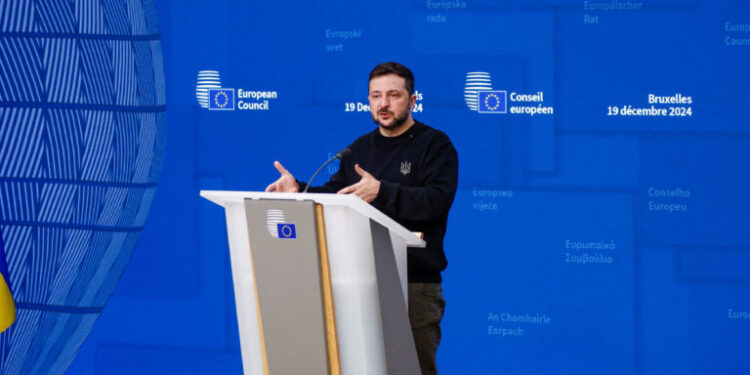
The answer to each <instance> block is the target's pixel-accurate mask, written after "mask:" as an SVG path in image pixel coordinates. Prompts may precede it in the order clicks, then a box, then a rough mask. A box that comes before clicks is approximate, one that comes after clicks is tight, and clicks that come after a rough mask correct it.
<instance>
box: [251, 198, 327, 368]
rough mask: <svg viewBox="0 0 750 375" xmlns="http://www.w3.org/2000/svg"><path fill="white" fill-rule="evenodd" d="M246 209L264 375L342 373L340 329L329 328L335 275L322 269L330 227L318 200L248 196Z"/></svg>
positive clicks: (325, 260)
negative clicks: (328, 294)
mask: <svg viewBox="0 0 750 375" xmlns="http://www.w3.org/2000/svg"><path fill="white" fill-rule="evenodd" d="M245 210H246V213H247V226H248V231H249V235H250V253H251V259H252V268H253V279H254V280H253V281H254V285H255V291H256V298H257V300H256V306H257V310H258V311H257V314H258V322H259V331H260V336H261V337H260V339H261V350H262V354H263V362H264V363H263V368H264V373H265V374H272V375H298V374H338V373H339V371H340V365H339V364H338V363H333V364H332V363H330V360H329V358H332V357H330V356H329V354H330V353H329V349H330V348H331V347H332V346H331V345H329V344H330V340H334V342H335V340H336V339H335V335H336V333H335V328H334V329H333V331H332V332H331V330H330V329H328V328H329V327H327V326H326V324H327V317H326V311H329V310H332V308H331V309H328V310H327V309H326V306H325V304H326V303H325V301H324V289H323V287H324V286H326V285H325V281H326V279H325V278H326V277H329V276H330V275H326V274H324V272H321V255H320V254H321V253H320V250H321V248H320V247H319V243H322V245H323V247H325V241H324V238H323V241H322V242H321V237H320V236H321V233H322V235H323V236H324V235H325V230H323V231H320V226H322V225H324V223H323V222H322V217H321V218H320V219H321V220H318V219H316V209H315V204H314V203H313V202H311V201H282V200H253V199H248V200H245ZM318 213H319V215H322V209H321V210H319V212H318ZM324 250H325V249H324ZM323 261H324V262H325V267H327V258H326V259H323ZM323 269H324V270H325V273H327V270H328V269H327V268H323ZM328 281H330V279H328ZM327 286H328V287H330V283H329V285H327ZM331 303H332V301H331ZM331 319H332V318H331V317H328V321H329V322H330V320H331ZM331 336H333V337H331ZM333 349H334V350H338V349H337V347H333ZM337 355H338V354H336V356H335V359H336V360H337V359H338V357H337Z"/></svg>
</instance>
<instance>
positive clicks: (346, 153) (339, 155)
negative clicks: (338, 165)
mask: <svg viewBox="0 0 750 375" xmlns="http://www.w3.org/2000/svg"><path fill="white" fill-rule="evenodd" d="M351 153H352V150H351V149H350V148H348V147H347V148H345V149H343V150H341V151H339V152H338V153H337V154H336V159H339V160H341V159H343V158H344V157H346V156H349V155H350V154H351Z"/></svg>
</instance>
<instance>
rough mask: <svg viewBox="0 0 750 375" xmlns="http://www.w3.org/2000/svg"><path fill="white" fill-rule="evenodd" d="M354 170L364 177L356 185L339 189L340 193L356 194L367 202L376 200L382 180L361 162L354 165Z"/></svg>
mask: <svg viewBox="0 0 750 375" xmlns="http://www.w3.org/2000/svg"><path fill="white" fill-rule="evenodd" d="M354 170H355V171H357V174H359V175H360V176H362V179H361V180H359V182H357V183H356V184H354V185H349V186H347V187H345V188H343V189H341V190H339V191H338V194H354V195H356V196H358V197H360V198H362V200H363V201H365V202H367V203H370V202H372V201H374V200H375V198H377V197H378V193H379V192H380V181H378V180H377V179H375V177H372V175H371V174H369V173H367V171H365V170H364V169H362V168H361V167H360V166H359V164H355V165H354Z"/></svg>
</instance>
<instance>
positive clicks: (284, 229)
mask: <svg viewBox="0 0 750 375" xmlns="http://www.w3.org/2000/svg"><path fill="white" fill-rule="evenodd" d="M276 228H277V229H278V230H279V238H297V228H296V227H295V226H294V224H287V223H278V224H276Z"/></svg>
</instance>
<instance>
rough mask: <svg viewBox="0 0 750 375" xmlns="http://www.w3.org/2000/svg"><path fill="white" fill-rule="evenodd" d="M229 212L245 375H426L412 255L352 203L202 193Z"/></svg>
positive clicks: (336, 198)
mask: <svg viewBox="0 0 750 375" xmlns="http://www.w3.org/2000/svg"><path fill="white" fill-rule="evenodd" d="M201 196H202V197H204V198H206V199H208V200H210V201H212V202H214V203H216V204H218V205H220V206H222V207H224V209H225V212H226V219H227V231H228V235H229V249H230V253H231V262H232V278H233V281H234V293H235V299H236V304H237V320H238V324H239V331H240V332H239V333H240V345H241V348H242V349H241V350H242V364H243V368H244V372H245V373H246V374H253V375H260V374H272V375H285V374H289V375H292V374H294V375H296V374H345V375H360V374H377V375H380V374H415V375H418V374H419V373H420V370H419V364H418V361H417V357H416V351H415V349H414V341H413V338H412V335H411V329H410V325H409V318H408V312H407V290H408V289H407V275H406V272H407V271H406V270H407V269H406V247H407V246H412V247H424V246H425V243H424V241H423V240H421V239H420V238H418V237H417V236H416V235H415V234H413V233H411V232H410V231H408V230H407V229H406V228H404V227H402V226H401V225H399V224H398V223H396V222H395V221H394V220H392V219H391V218H389V217H388V216H386V215H385V214H383V213H382V212H380V211H378V210H377V209H375V208H373V207H372V206H371V205H369V204H367V203H365V202H364V201H362V200H361V199H359V198H358V197H356V196H353V195H336V194H296V193H260V192H237V191H201Z"/></svg>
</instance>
